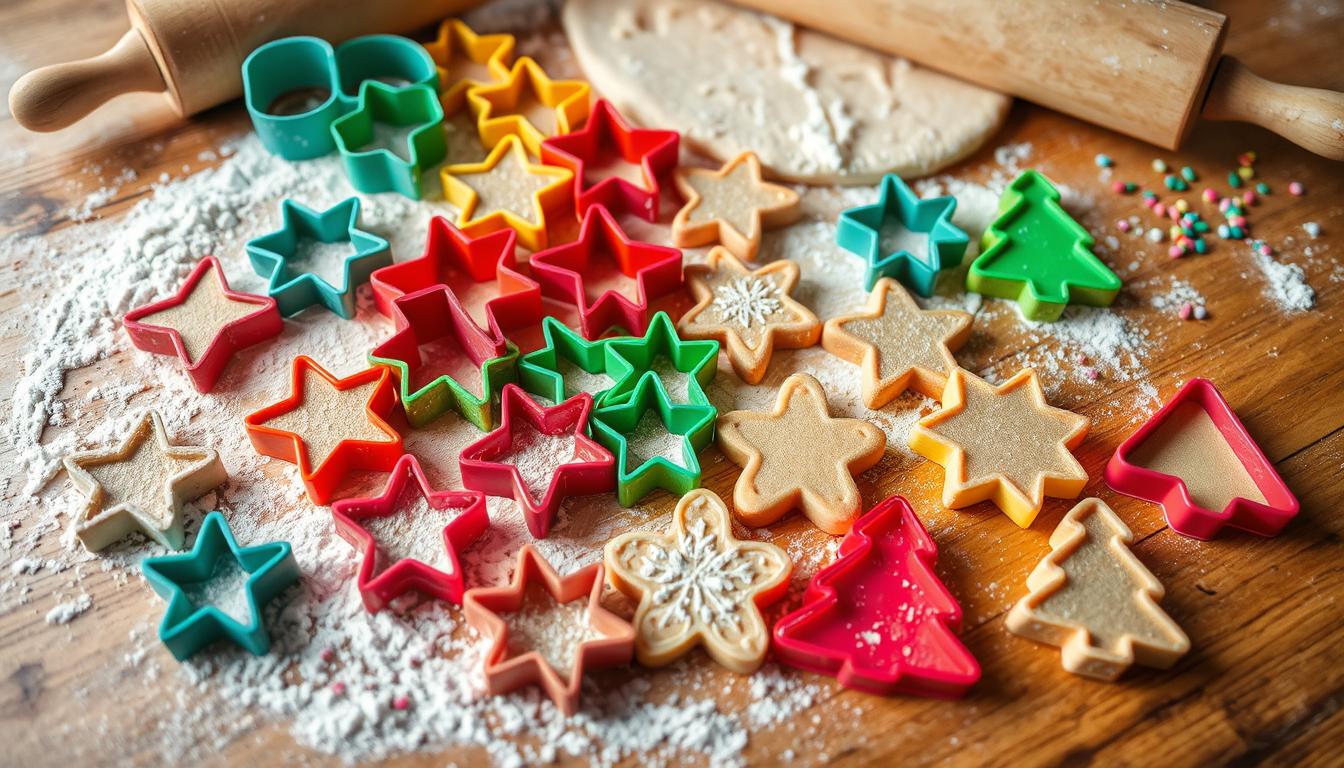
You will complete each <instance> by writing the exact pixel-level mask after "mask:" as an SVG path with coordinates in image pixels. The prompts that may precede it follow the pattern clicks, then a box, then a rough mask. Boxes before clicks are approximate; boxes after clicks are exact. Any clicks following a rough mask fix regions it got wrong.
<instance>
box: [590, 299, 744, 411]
mask: <svg viewBox="0 0 1344 768" xmlns="http://www.w3.org/2000/svg"><path fill="white" fill-rule="evenodd" d="M607 350H608V353H607V376H609V377H611V379H612V380H614V381H615V383H614V384H612V386H611V389H609V390H607V393H606V398H605V400H604V402H605V403H609V404H614V403H620V402H624V401H625V400H626V399H628V398H629V397H630V395H631V393H632V392H634V390H635V388H636V387H637V386H638V384H639V383H640V382H641V381H642V380H644V379H645V378H649V377H652V378H654V379H657V380H658V381H659V383H660V385H661V384H662V376H661V375H660V374H659V373H658V372H657V371H656V370H654V365H655V363H656V361H657V360H658V358H659V357H665V358H667V359H668V361H669V362H671V363H672V367H673V368H674V369H675V370H677V371H679V372H681V373H683V374H686V394H685V397H684V398H683V399H684V400H685V404H687V405H693V406H702V407H707V408H709V409H710V410H711V411H712V410H713V409H714V408H713V405H711V404H710V402H709V397H708V396H707V395H706V394H705V387H706V386H708V385H709V382H711V381H713V380H714V374H715V373H717V372H718V370H719V362H718V361H719V342H717V341H714V340H713V339H708V340H688V341H683V340H682V338H681V335H680V334H678V333H677V326H676V324H675V323H673V322H672V318H671V317H669V316H668V314H667V313H666V312H659V313H657V314H655V315H654V316H653V319H652V320H650V321H649V328H648V330H647V331H645V332H644V336H643V337H638V336H625V337H621V338H615V339H609V340H608V341H607ZM664 389H666V387H665V386H664ZM667 394H668V395H669V398H670V397H671V396H672V395H673V393H670V392H669V393H667Z"/></svg>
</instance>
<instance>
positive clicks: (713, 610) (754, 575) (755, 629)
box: [604, 489, 792, 674]
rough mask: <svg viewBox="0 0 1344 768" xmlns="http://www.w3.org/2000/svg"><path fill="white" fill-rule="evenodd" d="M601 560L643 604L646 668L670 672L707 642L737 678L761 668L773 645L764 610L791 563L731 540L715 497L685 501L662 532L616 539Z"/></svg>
mask: <svg viewBox="0 0 1344 768" xmlns="http://www.w3.org/2000/svg"><path fill="white" fill-rule="evenodd" d="M604 559H605V562H606V566H607V573H608V575H609V576H610V578H611V583H612V585H613V586H615V587H616V589H618V590H620V591H621V592H622V593H624V594H625V595H626V596H628V597H630V598H632V599H638V600H639V606H638V607H637V608H636V609H635V619H634V624H635V657H636V658H638V659H639V662H640V663H641V664H643V665H645V666H649V667H661V666H665V665H667V664H670V663H671V662H673V661H675V660H676V659H678V658H680V657H681V656H682V655H684V654H685V653H686V652H687V651H689V650H690V649H691V648H693V647H694V646H695V645H697V644H703V645H704V647H705V651H706V652H708V653H709V655H710V656H711V657H713V659H714V660H715V661H717V662H718V663H720V664H722V665H723V666H725V667H727V668H728V669H731V670H733V671H734V672H738V673H740V674H748V673H750V672H753V671H755V670H756V669H757V668H759V667H760V666H761V662H762V661H763V660H764V659H765V652H766V649H767V648H769V646H770V631H769V628H768V627H767V626H766V623H765V619H764V618H763V617H762V616H761V608H762V607H764V606H767V605H769V604H770V603H773V602H775V601H776V600H778V599H779V598H781V597H783V596H784V593H785V592H786V591H787V590H788V585H789V572H790V570H791V569H792V564H791V563H790V562H789V558H788V555H786V554H784V550H782V549H780V548H779V547H777V546H775V545H774V544H770V543H767V542H763V541H741V540H739V539H736V538H733V525H732V521H731V520H729V518H728V509H727V507H725V506H724V504H723V500H722V499H720V498H719V497H718V496H716V495H715V494H714V493H713V492H712V491H708V490H704V489H698V490H694V491H691V492H690V493H688V494H686V495H685V496H682V497H681V500H680V501H678V502H677V507H676V509H675V510H673V511H672V524H671V525H670V526H669V527H668V529H667V531H666V532H665V533H651V532H648V531H635V532H632V533H626V534H622V535H620V536H617V537H616V538H614V539H612V540H611V542H609V543H608V544H607V546H606V550H605V557H604Z"/></svg>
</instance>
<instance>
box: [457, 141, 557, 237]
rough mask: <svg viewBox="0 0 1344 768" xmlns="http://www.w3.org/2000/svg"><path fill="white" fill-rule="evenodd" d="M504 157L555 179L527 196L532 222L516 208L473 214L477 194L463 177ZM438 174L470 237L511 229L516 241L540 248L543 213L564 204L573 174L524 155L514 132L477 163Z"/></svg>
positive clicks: (491, 166) (487, 168)
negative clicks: (530, 205) (516, 238)
mask: <svg viewBox="0 0 1344 768" xmlns="http://www.w3.org/2000/svg"><path fill="white" fill-rule="evenodd" d="M505 158H511V159H510V162H515V163H518V164H519V165H520V167H521V168H522V169H523V171H524V172H525V173H528V174H531V175H540V176H550V177H551V178H553V179H554V181H553V182H551V183H550V184H547V185H545V186H543V187H540V188H538V189H537V190H535V191H534V192H532V194H531V195H530V196H529V198H530V202H531V203H532V211H531V212H532V213H533V214H535V216H536V223H535V224H534V223H532V221H531V220H530V219H528V218H523V217H520V216H519V214H518V213H517V212H516V211H510V210H507V209H503V208H499V209H494V210H491V211H488V212H486V213H485V214H484V215H481V216H477V215H476V214H477V213H478V211H477V210H476V208H477V206H478V205H479V203H480V195H479V194H478V193H477V192H476V190H475V189H473V188H472V186H471V185H470V184H468V183H467V182H466V181H464V180H463V179H464V178H465V177H468V176H472V175H477V174H485V173H489V172H491V171H493V170H494V169H495V167H496V166H498V165H499V164H500V162H501V161H503V160H504V159H505ZM440 176H441V181H442V184H443V196H444V199H445V200H447V201H448V202H450V203H452V204H453V205H455V206H457V208H458V210H460V211H461V214H459V217H458V223H457V226H458V228H459V229H461V230H462V231H463V232H465V233H466V234H468V235H471V236H472V237H477V236H480V235H485V234H489V233H491V232H497V231H499V230H501V229H512V230H513V231H514V232H516V233H517V234H518V242H519V243H521V244H522V246H523V247H524V248H527V249H528V250H530V251H539V250H541V249H543V248H545V247H546V243H547V241H548V240H549V238H550V227H549V226H548V224H547V220H546V214H547V213H548V212H551V213H553V212H555V211H557V210H558V209H561V208H564V207H565V205H566V204H567V203H569V202H570V200H569V196H570V195H571V194H572V193H573V190H572V189H571V188H570V185H569V182H570V179H571V177H572V174H571V173H570V172H569V171H567V170H565V169H564V168H555V167H553V166H549V165H539V164H536V163H533V162H531V161H530V160H529V159H528V157H527V151H526V150H525V149H524V148H523V144H522V140H521V139H519V138H518V137H516V136H512V137H511V136H505V137H504V138H503V139H502V140H501V141H500V142H499V143H498V144H496V145H495V147H494V149H491V150H490V154H489V155H487V156H486V158H485V159H484V160H482V161H481V162H479V163H460V164H457V165H448V166H444V168H443V169H442V170H441V171H440Z"/></svg>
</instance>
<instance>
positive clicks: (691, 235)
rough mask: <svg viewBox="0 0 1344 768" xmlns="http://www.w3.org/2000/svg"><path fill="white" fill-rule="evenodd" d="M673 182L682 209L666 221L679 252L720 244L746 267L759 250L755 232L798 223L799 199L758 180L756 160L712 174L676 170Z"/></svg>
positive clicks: (744, 159) (746, 156)
mask: <svg viewBox="0 0 1344 768" xmlns="http://www.w3.org/2000/svg"><path fill="white" fill-rule="evenodd" d="M673 178H674V179H675V181H676V185H677V191H678V192H680V193H681V196H682V197H683V198H685V199H686V204H685V205H684V206H682V208H681V210H680V211H677V216H676V218H674V219H673V220H672V242H673V244H674V245H676V246H677V247H679V248H693V247H696V246H701V245H710V244H711V243H714V242H719V243H722V244H723V247H725V248H727V249H728V250H729V251H731V252H732V254H733V255H734V256H736V257H738V258H739V259H743V260H745V261H751V260H752V259H755V258H756V253H757V252H758V251H759V250H760V249H761V232H763V231H764V230H765V228H766V227H771V228H773V227H782V226H784V225H785V224H792V223H793V222H794V221H797V220H798V216H799V215H800V214H801V213H802V209H801V207H800V203H801V202H802V198H800V197H799V196H798V193H797V192H794V191H793V190H792V189H789V188H788V187H785V186H781V185H779V184H770V183H768V182H766V181H763V180H762V179H761V163H760V161H759V160H758V159H756V155H754V154H752V153H751V152H743V153H742V154H740V155H738V156H737V157H735V158H733V160H732V161H731V162H729V163H727V164H725V165H724V166H723V167H722V168H720V169H719V170H717V171H710V170H705V169H703V168H678V169H677V171H676V173H675V174H674V176H673Z"/></svg>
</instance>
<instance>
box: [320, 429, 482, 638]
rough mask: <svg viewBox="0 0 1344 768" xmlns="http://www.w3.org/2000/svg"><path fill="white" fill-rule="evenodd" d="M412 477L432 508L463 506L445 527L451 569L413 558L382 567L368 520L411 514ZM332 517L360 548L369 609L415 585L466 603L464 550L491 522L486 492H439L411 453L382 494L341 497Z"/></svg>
mask: <svg viewBox="0 0 1344 768" xmlns="http://www.w3.org/2000/svg"><path fill="white" fill-rule="evenodd" d="M408 481H414V483H415V489H416V491H417V492H418V493H419V494H420V498H422V499H423V500H424V502H425V504H426V505H427V506H428V509H429V510H430V511H431V512H443V511H446V510H454V509H455V510H461V511H460V512H459V513H458V514H457V515H456V516H455V517H453V519H452V520H449V521H447V522H446V523H445V524H444V527H443V534H442V535H443V546H444V550H445V555H446V557H447V563H446V565H447V568H446V569H440V568H436V567H434V566H432V565H430V564H428V563H425V562H422V561H420V560H415V559H412V558H403V559H401V560H397V561H396V562H394V563H391V564H390V565H388V566H387V567H386V568H384V569H382V570H381V571H379V569H378V557H379V553H378V542H377V541H376V540H375V538H374V536H373V534H371V533H370V532H369V530H368V528H366V527H365V526H364V525H363V521H365V520H368V519H370V518H384V517H389V516H391V515H397V514H404V513H406V511H407V510H405V509H403V508H401V496H402V492H403V491H404V490H405V489H406V484H407V482H408ZM331 517H332V520H333V521H334V522H335V524H336V533H337V534H339V535H340V537H341V538H343V539H345V540H346V541H347V542H348V543H349V544H350V546H352V547H354V548H355V549H356V550H358V551H359V553H360V556H361V559H360V565H359V572H358V575H357V576H356V585H357V586H358V588H359V595H360V597H361V598H363V600H364V607H365V608H366V609H367V610H368V611H369V613H377V612H378V611H380V610H382V609H383V608H385V607H387V604H388V603H390V602H392V601H393V600H395V599H396V598H398V597H400V596H401V595H403V594H405V593H407V592H410V591H412V590H414V591H416V592H419V593H421V594H422V595H427V596H429V597H432V598H435V599H438V600H447V601H449V602H453V603H461V602H462V592H463V590H464V589H465V579H464V577H463V574H462V566H461V563H460V562H459V560H458V556H459V553H461V552H462V550H464V549H466V548H467V547H468V546H470V545H471V543H472V542H473V541H475V540H476V539H478V538H480V536H481V534H483V533H485V529H486V528H487V527H489V525H490V518H489V516H488V515H487V514H486V511H485V496H483V495H481V494H479V493H474V492H472V491H435V490H434V489H433V487H431V485H430V482H429V480H428V479H427V478H426V477H425V471H424V469H422V468H421V467H420V462H419V461H417V460H416V458H415V457H414V456H412V455H410V454H406V455H405V456H402V457H401V458H400V459H398V460H397V465H396V466H395V467H393V468H392V475H391V477H389V478H388V481H387V487H386V488H384V490H383V492H382V493H381V494H379V495H377V496H370V497H368V498H362V499H341V500H340V501H338V502H336V503H335V504H332V505H331Z"/></svg>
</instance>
